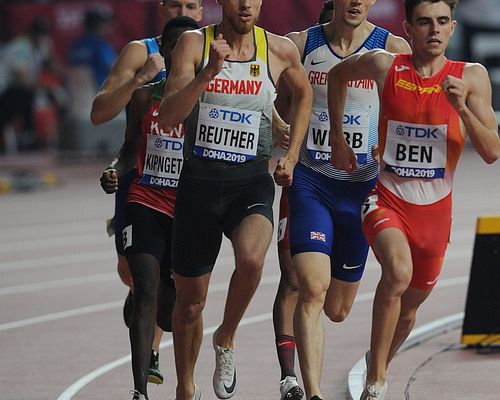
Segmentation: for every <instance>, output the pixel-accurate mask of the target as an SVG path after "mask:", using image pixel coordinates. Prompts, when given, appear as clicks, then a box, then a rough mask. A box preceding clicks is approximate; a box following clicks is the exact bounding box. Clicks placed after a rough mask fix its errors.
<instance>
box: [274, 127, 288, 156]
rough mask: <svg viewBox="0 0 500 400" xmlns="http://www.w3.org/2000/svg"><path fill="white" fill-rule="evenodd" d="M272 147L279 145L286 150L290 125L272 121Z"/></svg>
mask: <svg viewBox="0 0 500 400" xmlns="http://www.w3.org/2000/svg"><path fill="white" fill-rule="evenodd" d="M272 129H273V148H275V147H278V146H279V147H281V148H282V149H285V150H287V149H288V145H289V144H290V125H288V124H285V123H283V124H281V123H274V121H273V126H272Z"/></svg>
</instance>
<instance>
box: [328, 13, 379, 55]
mask: <svg viewBox="0 0 500 400" xmlns="http://www.w3.org/2000/svg"><path fill="white" fill-rule="evenodd" d="M373 28H374V25H373V24H371V23H370V22H368V21H366V20H365V21H363V22H362V23H361V24H360V25H358V26H349V25H347V24H345V23H344V22H343V21H342V20H340V21H336V20H335V19H334V20H333V21H331V22H330V23H328V24H327V25H326V26H325V35H326V38H327V40H328V42H329V43H330V45H331V46H332V48H333V49H334V50H335V52H336V53H337V54H339V55H341V56H343V57H347V56H349V55H351V54H352V53H354V52H355V51H356V50H357V49H358V48H359V47H360V46H361V45H362V44H363V43H364V41H365V40H366V38H367V37H368V36H369V35H370V33H371V32H372V31H373Z"/></svg>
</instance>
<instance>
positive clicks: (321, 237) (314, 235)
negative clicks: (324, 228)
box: [310, 231, 326, 242]
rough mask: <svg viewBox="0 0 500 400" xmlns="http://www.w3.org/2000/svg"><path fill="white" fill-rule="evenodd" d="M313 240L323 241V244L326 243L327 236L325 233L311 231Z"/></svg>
mask: <svg viewBox="0 0 500 400" xmlns="http://www.w3.org/2000/svg"><path fill="white" fill-rule="evenodd" d="M310 233H311V240H321V241H322V242H326V235H325V234H324V233H323V232H315V231H311V232H310Z"/></svg>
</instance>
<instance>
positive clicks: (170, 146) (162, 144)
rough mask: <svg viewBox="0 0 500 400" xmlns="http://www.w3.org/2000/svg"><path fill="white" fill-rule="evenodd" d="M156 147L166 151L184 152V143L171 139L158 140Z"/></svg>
mask: <svg viewBox="0 0 500 400" xmlns="http://www.w3.org/2000/svg"><path fill="white" fill-rule="evenodd" d="M154 146H155V147H157V148H159V149H165V150H174V151H177V150H182V142H179V141H177V140H171V139H156V140H155V143H154Z"/></svg>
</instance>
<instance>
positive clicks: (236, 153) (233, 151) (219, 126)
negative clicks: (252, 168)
mask: <svg viewBox="0 0 500 400" xmlns="http://www.w3.org/2000/svg"><path fill="white" fill-rule="evenodd" d="M261 114H262V113H261V112H258V111H249V110H243V109H238V108H232V107H223V106H218V105H213V104H208V103H200V109H199V114H198V126H197V129H196V141H195V146H194V153H195V154H196V155H197V156H199V157H203V158H208V159H211V160H220V161H227V162H231V163H243V162H245V161H248V160H251V159H252V158H255V156H256V155H257V146H258V143H259V129H260V120H261Z"/></svg>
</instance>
